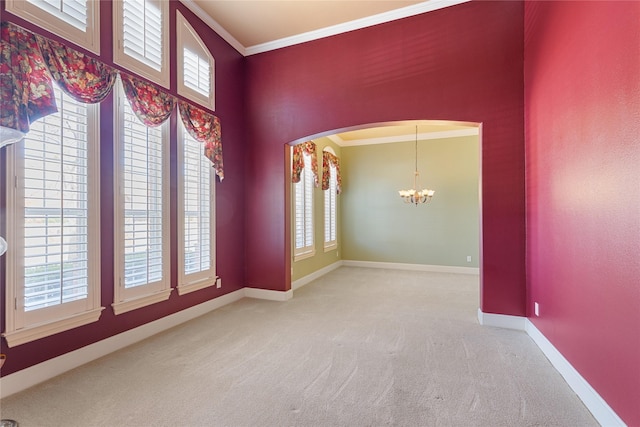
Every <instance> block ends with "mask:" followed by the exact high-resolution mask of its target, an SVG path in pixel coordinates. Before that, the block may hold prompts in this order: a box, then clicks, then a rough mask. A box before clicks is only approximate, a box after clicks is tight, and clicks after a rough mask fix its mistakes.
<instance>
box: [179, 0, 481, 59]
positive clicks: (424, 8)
mask: <svg viewBox="0 0 640 427" xmlns="http://www.w3.org/2000/svg"><path fill="white" fill-rule="evenodd" d="M183 1H184V0H183ZM467 1H469V0H430V1H425V2H422V3H418V4H414V5H411V6H407V7H402V8H399V9H395V10H391V11H389V12H385V13H379V14H376V15H372V16H368V17H366V18H360V19H355V20H353V21H349V22H344V23H342V24H337V25H332V26H330V27H326V28H321V29H319V30H314V31H309V32H306V33H302V34H298V35H295V36H291V37H284V38H282V39H278V40H274V41H271V42H266V43H261V44H257V45H254V46H249V47H247V48H246V49H245V56H249V55H255V54H258V53H263V52H268V51H270V50H275V49H280V48H283V47H288V46H293V45H296V44H300V43H305V42H309V41H312V40H318V39H321V38H324V37H330V36H335V35H337V34H342V33H346V32H348V31H353V30H359V29H362V28H367V27H372V26H374V25H378V24H383V23H385V22H391V21H395V20H397V19H402V18H408V17H410V16H414V15H419V14H421V13H426V12H431V11H434V10H438V9H443V8H445V7H449V6H454V5H456V4H461V3H466V2H467Z"/></svg>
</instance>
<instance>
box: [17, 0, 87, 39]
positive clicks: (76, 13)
mask: <svg viewBox="0 0 640 427" xmlns="http://www.w3.org/2000/svg"><path fill="white" fill-rule="evenodd" d="M27 1H28V2H29V3H31V4H33V5H34V6H37V7H39V8H40V9H42V10H44V11H46V12H48V13H50V14H51V15H53V16H56V17H58V18H60V19H62V20H63V21H64V22H66V23H67V24H69V25H72V26H74V27H75V28H77V29H79V30H81V31H86V30H87V0H27Z"/></svg>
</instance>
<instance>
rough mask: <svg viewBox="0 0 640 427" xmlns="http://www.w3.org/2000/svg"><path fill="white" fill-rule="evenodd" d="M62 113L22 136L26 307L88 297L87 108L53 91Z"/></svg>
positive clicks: (34, 308) (38, 307)
mask: <svg viewBox="0 0 640 427" xmlns="http://www.w3.org/2000/svg"><path fill="white" fill-rule="evenodd" d="M55 96H56V103H57V105H58V108H59V113H57V114H53V115H49V116H47V117H45V118H43V119H41V120H38V121H35V122H33V123H32V124H31V128H30V131H29V133H28V134H27V136H26V137H25V139H24V143H23V144H20V145H22V149H23V150H24V156H23V158H24V168H23V171H22V173H23V180H22V189H21V190H22V192H23V195H24V199H23V200H24V202H23V203H24V211H23V214H24V229H23V232H24V240H23V242H24V244H23V249H24V270H23V273H24V276H23V279H24V310H25V312H27V311H32V310H37V309H41V308H45V307H51V306H54V305H60V304H64V303H67V302H71V301H76V300H80V299H85V298H87V295H88V286H89V283H88V281H89V277H90V275H89V253H88V240H89V229H88V222H89V206H88V198H89V197H88V196H89V193H88V191H89V187H88V177H89V170H88V147H87V145H88V131H89V129H88V123H87V110H88V108H89V106H88V105H87V104H82V103H80V102H78V101H75V100H74V99H72V98H71V97H69V96H67V95H65V94H63V93H62V92H61V91H60V90H59V89H58V88H56V90H55Z"/></svg>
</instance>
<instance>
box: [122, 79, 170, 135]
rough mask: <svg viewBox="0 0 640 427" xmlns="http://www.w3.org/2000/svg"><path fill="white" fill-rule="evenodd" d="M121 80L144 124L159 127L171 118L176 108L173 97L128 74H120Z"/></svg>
mask: <svg viewBox="0 0 640 427" xmlns="http://www.w3.org/2000/svg"><path fill="white" fill-rule="evenodd" d="M120 78H121V79H122V87H123V88H124V93H125V95H126V96H127V99H128V100H129V104H131V109H132V110H133V112H134V113H135V114H136V116H137V117H138V119H140V121H141V122H142V123H144V124H145V125H147V126H151V127H154V126H159V125H161V124H162V123H164V122H165V121H166V120H167V119H168V118H169V116H171V112H172V111H173V108H174V106H175V98H174V97H173V96H171V95H169V94H168V93H166V92H164V91H162V90H160V89H159V88H158V87H157V86H155V85H152V84H150V83H147V82H145V81H144V80H140V79H137V78H135V77H133V76H130V75H128V74H124V73H120Z"/></svg>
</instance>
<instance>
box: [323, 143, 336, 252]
mask: <svg viewBox="0 0 640 427" xmlns="http://www.w3.org/2000/svg"><path fill="white" fill-rule="evenodd" d="M322 151H323V152H324V151H327V152H329V153H331V154H333V155H334V156H335V155H336V153H335V151H333V148H331V147H325V148H324V149H323V150H322ZM323 161H324V159H323ZM323 169H324V167H323ZM329 169H330V170H334V171H335V173H337V170H336V168H335V167H330V168H329ZM329 173H331V172H329ZM334 176H335V175H334ZM329 179H330V180H331V177H330V178H329ZM334 179H336V180H337V177H336V178H334ZM336 185H337V182H336ZM324 192H325V194H324V203H325V212H324V213H325V218H324V221H325V223H323V224H322V226H323V227H322V228H323V229H325V225H326V221H327V219H326V203H327V197H331V196H330V195H329V193H330V192H333V196H334V197H335V201H336V204H335V224H334V226H335V228H336V239H335V240H329V241H327V240H326V239H327V236H326V232H325V236H324V239H323V240H324V243H323V247H324V252H331V251H333V250H336V249H338V197H337V196H336V194H335V189H333V188H331V185H329V188H328V189H327V190H324ZM324 231H326V229H325V230H324Z"/></svg>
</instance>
